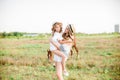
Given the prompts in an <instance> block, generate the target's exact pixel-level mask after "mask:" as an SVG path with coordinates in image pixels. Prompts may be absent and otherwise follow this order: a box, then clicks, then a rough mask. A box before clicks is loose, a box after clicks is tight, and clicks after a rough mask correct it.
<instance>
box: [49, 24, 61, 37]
mask: <svg viewBox="0 0 120 80" xmlns="http://www.w3.org/2000/svg"><path fill="white" fill-rule="evenodd" d="M56 25H59V26H60V32H59V33H61V32H62V23H61V22H55V23H54V24H53V25H52V28H51V30H52V36H53V35H54V33H55V31H56V30H55V27H56Z"/></svg>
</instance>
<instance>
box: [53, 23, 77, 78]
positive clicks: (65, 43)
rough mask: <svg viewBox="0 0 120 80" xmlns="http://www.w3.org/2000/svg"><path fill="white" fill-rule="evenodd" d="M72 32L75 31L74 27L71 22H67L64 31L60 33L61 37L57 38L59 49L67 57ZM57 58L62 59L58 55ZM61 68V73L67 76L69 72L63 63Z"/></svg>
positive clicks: (71, 42)
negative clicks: (60, 38)
mask: <svg viewBox="0 0 120 80" xmlns="http://www.w3.org/2000/svg"><path fill="white" fill-rule="evenodd" d="M74 32H75V29H74V27H73V26H72V25H71V24H69V25H68V26H67V27H66V29H65V32H64V33H63V35H62V37H63V39H62V40H58V42H59V43H61V45H59V48H60V51H62V52H63V53H64V54H65V56H66V57H67V58H68V56H69V53H70V50H71V47H72V45H73V42H74ZM53 43H54V42H53ZM57 46H58V45H57ZM57 59H59V60H62V58H61V57H59V56H57ZM62 69H63V74H64V75H65V76H68V75H69V74H68V72H67V70H66V69H65V65H64V66H63V67H62Z"/></svg>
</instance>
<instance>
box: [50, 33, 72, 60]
mask: <svg viewBox="0 0 120 80" xmlns="http://www.w3.org/2000/svg"><path fill="white" fill-rule="evenodd" d="M57 39H59V40H62V39H63V38H62V34H60V33H57V32H55V33H54V36H53V37H52V40H53V41H54V42H55V43H57V44H58V46H59V47H60V51H62V52H63V53H64V54H65V56H66V57H67V58H68V56H69V53H70V49H71V46H68V45H66V44H60V43H59V42H58V40H57ZM50 50H51V51H53V50H57V48H56V47H55V46H54V45H53V44H52V43H50ZM53 60H54V61H55V62H61V61H62V57H60V56H58V55H56V54H54V59H53Z"/></svg>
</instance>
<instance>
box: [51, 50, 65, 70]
mask: <svg viewBox="0 0 120 80" xmlns="http://www.w3.org/2000/svg"><path fill="white" fill-rule="evenodd" d="M53 52H54V53H55V54H56V55H58V56H60V57H62V70H63V71H65V70H66V69H65V61H66V58H67V57H66V56H65V55H64V53H62V52H61V51H59V50H54V51H53Z"/></svg>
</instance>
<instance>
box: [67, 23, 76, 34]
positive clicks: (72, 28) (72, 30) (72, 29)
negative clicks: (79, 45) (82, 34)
mask: <svg viewBox="0 0 120 80" xmlns="http://www.w3.org/2000/svg"><path fill="white" fill-rule="evenodd" d="M68 28H69V30H70V33H71V34H74V33H75V28H74V26H73V25H72V24H68Z"/></svg>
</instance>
